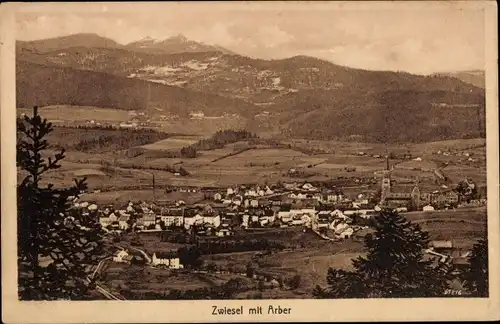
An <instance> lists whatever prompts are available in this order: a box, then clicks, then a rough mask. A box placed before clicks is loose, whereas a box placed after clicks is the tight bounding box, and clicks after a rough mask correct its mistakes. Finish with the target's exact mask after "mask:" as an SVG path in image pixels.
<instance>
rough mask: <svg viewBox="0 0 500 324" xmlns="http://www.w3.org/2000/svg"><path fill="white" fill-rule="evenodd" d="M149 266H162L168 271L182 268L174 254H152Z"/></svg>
mask: <svg viewBox="0 0 500 324" xmlns="http://www.w3.org/2000/svg"><path fill="white" fill-rule="evenodd" d="M151 264H152V265H153V266H159V265H163V266H166V267H168V268H169V269H182V268H183V266H182V265H181V263H180V260H179V257H178V256H177V255H176V254H175V253H163V252H155V253H153V258H152V260H151Z"/></svg>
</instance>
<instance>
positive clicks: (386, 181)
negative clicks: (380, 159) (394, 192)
mask: <svg viewBox="0 0 500 324" xmlns="http://www.w3.org/2000/svg"><path fill="white" fill-rule="evenodd" d="M385 161H386V169H387V170H386V171H384V173H383V176H382V186H381V188H380V189H381V191H380V201H381V202H384V201H385V199H386V198H387V196H388V195H389V193H390V192H391V171H390V170H389V156H387V155H386V156H385Z"/></svg>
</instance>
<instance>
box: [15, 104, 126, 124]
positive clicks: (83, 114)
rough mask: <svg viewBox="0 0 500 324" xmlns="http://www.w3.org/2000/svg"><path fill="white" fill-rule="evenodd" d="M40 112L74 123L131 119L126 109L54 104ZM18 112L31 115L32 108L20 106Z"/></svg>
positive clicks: (57, 120)
mask: <svg viewBox="0 0 500 324" xmlns="http://www.w3.org/2000/svg"><path fill="white" fill-rule="evenodd" d="M38 109H39V114H40V115H42V116H43V117H44V118H47V120H49V121H51V122H53V123H55V124H58V123H73V122H75V121H86V120H88V121H90V120H94V121H96V122H97V121H99V122H106V123H120V122H123V121H127V120H128V119H129V114H128V112H127V111H125V110H120V109H113V108H100V107H86V106H69V105H54V106H45V107H40V108H38ZM17 112H18V114H22V113H24V114H27V115H31V114H32V113H33V111H32V109H31V108H30V109H27V108H18V109H17Z"/></svg>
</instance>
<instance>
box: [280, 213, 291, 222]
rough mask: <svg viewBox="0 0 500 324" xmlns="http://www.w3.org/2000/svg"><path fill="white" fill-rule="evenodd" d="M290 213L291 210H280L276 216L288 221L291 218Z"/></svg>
mask: <svg viewBox="0 0 500 324" xmlns="http://www.w3.org/2000/svg"><path fill="white" fill-rule="evenodd" d="M292 217H293V216H292V213H291V211H280V212H278V218H279V219H281V220H282V221H284V222H288V221H290V220H291V219H292Z"/></svg>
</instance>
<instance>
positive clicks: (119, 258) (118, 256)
mask: <svg viewBox="0 0 500 324" xmlns="http://www.w3.org/2000/svg"><path fill="white" fill-rule="evenodd" d="M127 256H128V253H127V251H125V250H120V251H117V252H115V254H113V261H114V262H126V260H125V257H127Z"/></svg>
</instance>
